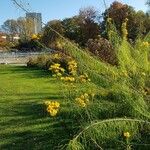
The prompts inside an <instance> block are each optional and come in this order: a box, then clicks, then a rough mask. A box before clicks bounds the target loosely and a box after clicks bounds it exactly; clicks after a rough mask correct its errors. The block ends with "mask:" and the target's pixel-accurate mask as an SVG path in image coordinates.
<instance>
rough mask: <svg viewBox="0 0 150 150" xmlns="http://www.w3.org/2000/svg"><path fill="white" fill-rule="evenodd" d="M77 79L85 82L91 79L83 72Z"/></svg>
mask: <svg viewBox="0 0 150 150" xmlns="http://www.w3.org/2000/svg"><path fill="white" fill-rule="evenodd" d="M79 81H80V82H83V83H85V82H87V81H91V80H90V79H89V77H88V75H87V74H86V73H85V74H83V75H80V76H79Z"/></svg>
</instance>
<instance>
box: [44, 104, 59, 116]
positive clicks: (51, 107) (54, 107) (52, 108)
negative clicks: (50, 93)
mask: <svg viewBox="0 0 150 150" xmlns="http://www.w3.org/2000/svg"><path fill="white" fill-rule="evenodd" d="M45 105H46V107H47V109H46V110H47V112H48V113H49V114H50V115H51V116H52V117H54V116H56V115H57V113H58V111H59V108H60V103H59V102H57V101H46V102H45Z"/></svg>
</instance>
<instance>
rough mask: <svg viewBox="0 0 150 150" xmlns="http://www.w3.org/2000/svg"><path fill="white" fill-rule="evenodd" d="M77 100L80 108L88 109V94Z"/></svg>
mask: <svg viewBox="0 0 150 150" xmlns="http://www.w3.org/2000/svg"><path fill="white" fill-rule="evenodd" d="M75 100H76V102H77V104H78V105H79V106H80V107H86V106H87V105H88V103H89V95H88V94H87V93H84V94H83V95H81V96H80V97H78V98H76V99H75Z"/></svg>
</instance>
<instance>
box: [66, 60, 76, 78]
mask: <svg viewBox="0 0 150 150" xmlns="http://www.w3.org/2000/svg"><path fill="white" fill-rule="evenodd" d="M68 70H69V73H70V74H71V75H73V76H75V75H76V74H77V63H76V61H74V60H72V61H69V62H68Z"/></svg>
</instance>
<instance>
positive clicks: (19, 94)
mask: <svg viewBox="0 0 150 150" xmlns="http://www.w3.org/2000/svg"><path fill="white" fill-rule="evenodd" d="M59 87H60V86H59V83H58V82H57V81H56V80H54V79H52V78H50V77H49V74H47V73H46V72H44V71H41V70H36V69H32V70H30V69H28V68H26V67H17V66H0V149H56V148H54V145H57V144H58V143H59V142H61V140H62V139H64V137H65V138H66V137H67V133H65V130H64V128H63V126H62V125H61V124H60V121H59V122H58V121H57V119H53V118H50V117H49V116H48V115H47V114H46V113H45V112H44V109H43V105H42V103H43V102H44V100H45V99H51V100H61V96H59V95H60V94H59V92H60V91H59V90H60V88H59ZM58 133H59V134H58Z"/></svg>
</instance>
